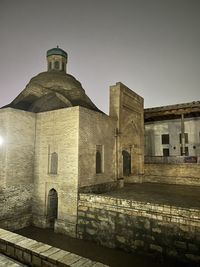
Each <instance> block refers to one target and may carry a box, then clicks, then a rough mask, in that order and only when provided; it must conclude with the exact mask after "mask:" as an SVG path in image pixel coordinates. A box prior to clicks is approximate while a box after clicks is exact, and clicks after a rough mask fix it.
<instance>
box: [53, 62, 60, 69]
mask: <svg viewBox="0 0 200 267" xmlns="http://www.w3.org/2000/svg"><path fill="white" fill-rule="evenodd" d="M54 67H55V69H57V70H59V61H55V63H54Z"/></svg>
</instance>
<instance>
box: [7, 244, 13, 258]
mask: <svg viewBox="0 0 200 267" xmlns="http://www.w3.org/2000/svg"><path fill="white" fill-rule="evenodd" d="M6 254H7V255H9V256H11V257H14V255H15V248H14V246H12V245H7V248H6Z"/></svg>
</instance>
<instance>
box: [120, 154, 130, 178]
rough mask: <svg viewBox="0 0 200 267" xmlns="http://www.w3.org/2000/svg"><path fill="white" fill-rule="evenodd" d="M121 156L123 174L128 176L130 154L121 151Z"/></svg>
mask: <svg viewBox="0 0 200 267" xmlns="http://www.w3.org/2000/svg"><path fill="white" fill-rule="evenodd" d="M122 156H123V175H124V176H128V175H130V174H131V155H130V153H129V152H128V151H126V150H123V151H122Z"/></svg>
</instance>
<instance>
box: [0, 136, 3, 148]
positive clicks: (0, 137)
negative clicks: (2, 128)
mask: <svg viewBox="0 0 200 267" xmlns="http://www.w3.org/2000/svg"><path fill="white" fill-rule="evenodd" d="M2 144H3V137H2V136H1V135H0V146H1V145H2Z"/></svg>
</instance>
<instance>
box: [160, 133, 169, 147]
mask: <svg viewBox="0 0 200 267" xmlns="http://www.w3.org/2000/svg"><path fill="white" fill-rule="evenodd" d="M162 144H163V145H168V144H169V134H162Z"/></svg>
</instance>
